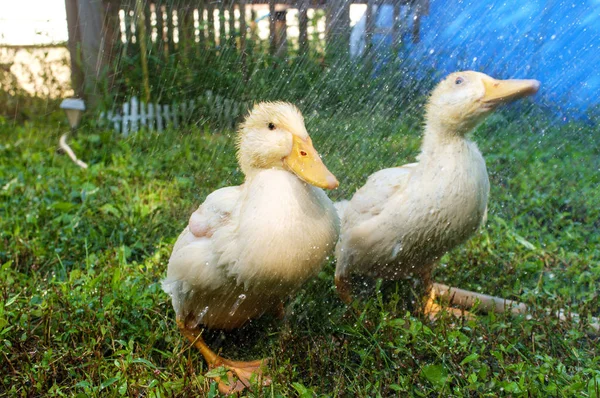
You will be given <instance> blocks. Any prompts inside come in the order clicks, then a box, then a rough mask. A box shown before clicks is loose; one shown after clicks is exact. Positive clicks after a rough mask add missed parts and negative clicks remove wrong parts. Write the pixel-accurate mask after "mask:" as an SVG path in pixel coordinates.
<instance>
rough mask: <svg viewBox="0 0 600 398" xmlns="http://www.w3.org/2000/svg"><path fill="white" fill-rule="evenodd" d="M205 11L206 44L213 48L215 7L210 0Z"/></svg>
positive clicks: (214, 42)
mask: <svg viewBox="0 0 600 398" xmlns="http://www.w3.org/2000/svg"><path fill="white" fill-rule="evenodd" d="M206 12H207V15H206V21H207V32H208V46H209V47H210V48H213V47H214V46H215V45H216V43H217V38H216V33H215V7H214V6H213V4H212V3H211V2H210V1H209V2H208V4H207V5H206Z"/></svg>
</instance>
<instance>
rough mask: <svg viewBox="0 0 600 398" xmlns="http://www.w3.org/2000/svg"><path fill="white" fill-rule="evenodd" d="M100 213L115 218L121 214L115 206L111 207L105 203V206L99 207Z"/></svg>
mask: <svg viewBox="0 0 600 398" xmlns="http://www.w3.org/2000/svg"><path fill="white" fill-rule="evenodd" d="M100 211H101V212H102V213H104V214H110V215H112V216H115V217H119V215H120V214H121V212H120V211H119V210H118V209H117V208H116V207H115V206H113V205H111V204H110V203H107V204H105V205H103V206H102V207H100Z"/></svg>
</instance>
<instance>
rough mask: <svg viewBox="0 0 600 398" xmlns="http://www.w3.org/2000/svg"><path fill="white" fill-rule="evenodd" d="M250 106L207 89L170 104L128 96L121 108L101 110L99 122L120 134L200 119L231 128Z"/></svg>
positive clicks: (173, 125) (158, 129) (247, 103)
mask: <svg viewBox="0 0 600 398" xmlns="http://www.w3.org/2000/svg"><path fill="white" fill-rule="evenodd" d="M251 106H252V104H251V103H250V102H239V101H236V100H233V99H230V98H225V97H223V96H221V95H218V94H217V95H215V94H214V93H213V92H212V91H210V90H209V91H206V92H205V93H204V95H202V96H201V97H199V98H197V99H195V100H189V101H183V102H179V103H173V104H158V103H145V102H144V101H140V100H139V99H138V98H137V97H132V98H130V99H129V100H128V101H126V102H125V103H124V104H123V105H122V106H121V109H118V110H114V111H109V112H106V113H105V112H102V113H101V114H100V118H99V122H100V124H101V125H105V126H107V127H110V128H112V129H113V130H115V131H117V132H120V133H121V134H122V135H124V136H128V135H129V134H132V133H136V132H138V131H140V130H151V131H158V132H159V133H160V132H162V131H163V130H165V129H167V128H170V127H173V128H179V127H183V126H189V125H191V124H197V123H203V122H209V123H214V124H218V125H219V126H220V127H224V128H229V129H233V128H234V127H235V122H236V121H237V120H238V119H239V118H240V117H241V116H242V115H243V114H245V113H246V112H247V111H248V109H250V107H251Z"/></svg>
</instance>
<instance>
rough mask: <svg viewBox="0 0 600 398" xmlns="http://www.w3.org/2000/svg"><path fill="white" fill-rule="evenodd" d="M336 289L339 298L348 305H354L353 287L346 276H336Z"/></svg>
mask: <svg viewBox="0 0 600 398" xmlns="http://www.w3.org/2000/svg"><path fill="white" fill-rule="evenodd" d="M335 288H336V290H337V293H338V296H340V299H341V300H342V301H343V302H344V303H345V304H346V305H350V304H352V286H351V285H350V281H349V280H348V278H347V277H346V276H344V275H337V274H336V275H335Z"/></svg>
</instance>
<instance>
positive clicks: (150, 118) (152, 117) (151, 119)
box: [146, 102, 156, 130]
mask: <svg viewBox="0 0 600 398" xmlns="http://www.w3.org/2000/svg"><path fill="white" fill-rule="evenodd" d="M147 106H148V115H147V119H146V120H147V127H148V130H154V121H155V119H156V115H154V104H153V103H152V102H150V103H148V104H147Z"/></svg>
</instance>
